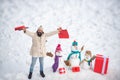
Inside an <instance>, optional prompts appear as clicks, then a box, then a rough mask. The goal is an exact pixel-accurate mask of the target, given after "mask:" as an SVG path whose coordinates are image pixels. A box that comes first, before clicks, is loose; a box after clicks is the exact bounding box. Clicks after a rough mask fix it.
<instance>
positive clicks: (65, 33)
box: [58, 29, 69, 38]
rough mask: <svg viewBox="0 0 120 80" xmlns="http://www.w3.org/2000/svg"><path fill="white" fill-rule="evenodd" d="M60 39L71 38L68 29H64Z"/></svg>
mask: <svg viewBox="0 0 120 80" xmlns="http://www.w3.org/2000/svg"><path fill="white" fill-rule="evenodd" d="M58 36H59V38H69V33H68V31H67V29H64V30H63V29H62V30H61V31H60V33H59V34H58Z"/></svg>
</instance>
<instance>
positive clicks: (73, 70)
mask: <svg viewBox="0 0 120 80" xmlns="http://www.w3.org/2000/svg"><path fill="white" fill-rule="evenodd" d="M79 71H80V67H79V66H77V67H72V72H79Z"/></svg>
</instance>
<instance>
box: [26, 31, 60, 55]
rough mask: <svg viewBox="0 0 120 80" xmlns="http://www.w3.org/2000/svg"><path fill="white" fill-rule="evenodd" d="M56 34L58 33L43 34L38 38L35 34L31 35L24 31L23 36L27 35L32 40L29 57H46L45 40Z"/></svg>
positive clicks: (31, 33)
mask: <svg viewBox="0 0 120 80" xmlns="http://www.w3.org/2000/svg"><path fill="white" fill-rule="evenodd" d="M57 33H58V31H57V30H56V31H52V32H49V33H44V34H43V35H42V36H41V37H38V36H37V33H33V32H30V31H28V30H26V32H25V34H27V35H28V36H30V37H31V38H32V46H31V50H30V55H31V56H32V57H45V56H46V48H45V43H46V38H47V37H50V36H52V35H55V34H57Z"/></svg>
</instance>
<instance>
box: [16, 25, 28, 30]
mask: <svg viewBox="0 0 120 80" xmlns="http://www.w3.org/2000/svg"><path fill="white" fill-rule="evenodd" d="M24 28H28V27H25V26H24V25H23V26H17V27H15V31H17V30H23V29H24Z"/></svg>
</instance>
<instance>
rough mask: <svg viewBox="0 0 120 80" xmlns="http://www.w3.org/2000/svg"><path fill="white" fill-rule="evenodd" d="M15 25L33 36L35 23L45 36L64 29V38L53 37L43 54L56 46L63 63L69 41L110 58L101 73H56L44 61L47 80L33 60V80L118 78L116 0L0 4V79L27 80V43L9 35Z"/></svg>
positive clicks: (119, 1) (0, 0)
mask: <svg viewBox="0 0 120 80" xmlns="http://www.w3.org/2000/svg"><path fill="white" fill-rule="evenodd" d="M19 25H25V26H28V27H29V30H30V31H33V32H35V31H36V30H37V28H38V27H39V25H43V27H44V31H45V32H49V31H52V30H56V29H57V28H58V27H59V26H61V27H62V28H64V29H67V30H68V31H69V34H70V38H69V39H64V40H60V39H59V38H58V36H57V35H55V36H53V37H50V38H48V40H47V43H46V47H47V51H51V52H53V53H54V50H55V47H56V46H57V44H58V43H60V44H61V45H62V49H63V52H64V59H65V58H66V57H67V55H68V53H69V52H70V46H71V43H72V41H73V40H76V41H78V42H79V46H80V47H81V46H82V45H85V50H91V51H92V53H93V54H98V53H99V54H103V55H106V56H109V59H110V61H109V67H108V73H107V74H106V75H101V74H98V73H95V72H93V71H92V70H86V69H81V71H80V72H78V73H73V72H71V71H70V70H67V72H66V74H63V75H60V74H59V73H58V72H56V73H53V72H52V69H51V66H52V64H53V58H50V57H46V58H45V65H44V66H45V74H46V77H45V78H44V79H43V78H42V77H40V75H39V63H38V61H37V64H36V66H35V69H34V73H33V78H32V80H42V79H43V80H120V76H119V74H120V68H119V65H120V63H119V62H120V54H119V52H120V0H0V80H27V75H28V72H29V66H30V62H31V56H30V55H29V51H30V47H31V44H32V43H31V38H30V37H28V36H26V35H25V34H24V33H23V32H22V31H14V27H16V26H19ZM85 50H84V51H83V53H82V56H83V55H84V52H85ZM82 58H83V57H82Z"/></svg>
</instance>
